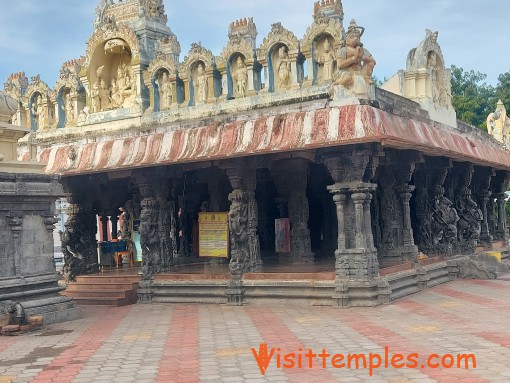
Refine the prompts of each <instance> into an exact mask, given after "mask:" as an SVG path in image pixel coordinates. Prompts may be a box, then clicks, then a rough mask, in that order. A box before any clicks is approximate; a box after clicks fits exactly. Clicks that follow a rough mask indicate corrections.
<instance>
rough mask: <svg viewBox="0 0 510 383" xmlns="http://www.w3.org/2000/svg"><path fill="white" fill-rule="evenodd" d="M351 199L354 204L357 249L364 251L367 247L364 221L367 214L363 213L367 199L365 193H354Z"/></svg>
mask: <svg viewBox="0 0 510 383" xmlns="http://www.w3.org/2000/svg"><path fill="white" fill-rule="evenodd" d="M351 199H352V201H353V202H354V226H355V239H356V248H358V249H363V248H365V247H366V240H365V233H364V229H365V225H364V223H363V220H364V219H365V214H364V212H363V208H364V202H365V199H366V194H365V193H353V194H352V195H351Z"/></svg>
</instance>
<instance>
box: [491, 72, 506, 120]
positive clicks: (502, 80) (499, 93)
mask: <svg viewBox="0 0 510 383" xmlns="http://www.w3.org/2000/svg"><path fill="white" fill-rule="evenodd" d="M498 100H501V101H503V104H505V107H506V108H507V111H508V110H510V71H508V72H506V73H503V74H500V75H499V77H498V85H496V88H495V91H494V98H493V99H492V100H491V107H492V109H495V108H496V103H497V102H498Z"/></svg>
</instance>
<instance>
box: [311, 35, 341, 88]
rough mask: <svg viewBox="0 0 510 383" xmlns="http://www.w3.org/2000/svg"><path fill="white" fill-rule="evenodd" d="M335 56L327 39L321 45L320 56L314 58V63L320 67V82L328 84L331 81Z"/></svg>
mask: <svg viewBox="0 0 510 383" xmlns="http://www.w3.org/2000/svg"><path fill="white" fill-rule="evenodd" d="M335 60H336V56H335V53H334V52H333V48H332V46H331V43H330V42H329V39H325V40H324V42H323V44H322V54H319V55H317V56H316V57H315V61H317V63H318V64H319V65H322V81H323V82H328V81H332V80H333V74H334V68H335Z"/></svg>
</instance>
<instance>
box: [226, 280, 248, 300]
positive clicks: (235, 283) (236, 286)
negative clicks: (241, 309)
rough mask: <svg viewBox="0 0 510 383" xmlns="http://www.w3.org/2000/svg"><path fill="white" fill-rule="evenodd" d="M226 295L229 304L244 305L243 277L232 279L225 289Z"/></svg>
mask: <svg viewBox="0 0 510 383" xmlns="http://www.w3.org/2000/svg"><path fill="white" fill-rule="evenodd" d="M225 295H226V296H227V304H228V305H230V306H242V305H243V298H244V290H243V281H242V280H241V279H232V280H231V281H230V282H229V284H228V287H227V289H226V290H225Z"/></svg>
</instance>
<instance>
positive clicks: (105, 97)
mask: <svg viewBox="0 0 510 383" xmlns="http://www.w3.org/2000/svg"><path fill="white" fill-rule="evenodd" d="M99 101H100V104H99V110H100V111H101V112H104V111H107V110H108V109H110V104H111V99H110V89H109V88H108V87H107V86H106V81H105V80H103V79H101V81H100V82H99Z"/></svg>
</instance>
